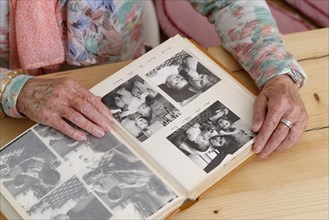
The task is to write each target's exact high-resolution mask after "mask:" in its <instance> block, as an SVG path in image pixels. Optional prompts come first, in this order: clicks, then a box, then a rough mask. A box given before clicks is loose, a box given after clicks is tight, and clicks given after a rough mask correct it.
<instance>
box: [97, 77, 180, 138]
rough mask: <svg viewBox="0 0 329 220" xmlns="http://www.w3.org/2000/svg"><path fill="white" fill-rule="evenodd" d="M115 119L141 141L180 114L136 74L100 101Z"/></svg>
mask: <svg viewBox="0 0 329 220" xmlns="http://www.w3.org/2000/svg"><path fill="white" fill-rule="evenodd" d="M102 102H103V103H104V104H105V105H106V106H107V107H108V108H109V109H110V110H111V112H112V114H113V116H114V118H115V119H117V120H118V121H119V122H120V124H121V125H122V126H123V127H124V128H125V129H126V130H127V131H128V132H129V133H130V134H132V135H133V136H134V137H136V138H137V139H138V140H139V141H141V142H143V141H145V140H147V139H148V138H149V137H151V136H152V135H153V134H155V133H156V132H157V131H159V130H160V129H162V128H163V127H165V126H166V125H168V124H169V123H170V122H172V121H174V120H175V119H176V118H177V117H178V116H179V115H181V113H180V112H179V110H177V109H176V108H175V107H174V106H173V105H172V104H171V103H169V102H168V101H167V100H166V99H165V98H164V97H163V96H162V95H160V94H159V93H158V92H157V91H156V90H154V89H152V88H151V87H150V85H149V84H147V83H146V82H145V81H144V80H143V79H142V78H141V77H139V76H138V75H136V76H134V77H133V78H131V79H129V80H128V81H126V82H124V83H123V84H122V85H120V86H119V87H117V88H116V89H115V90H113V91H111V92H110V93H108V94H107V95H105V96H104V97H103V98H102Z"/></svg>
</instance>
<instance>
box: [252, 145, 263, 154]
mask: <svg viewBox="0 0 329 220" xmlns="http://www.w3.org/2000/svg"><path fill="white" fill-rule="evenodd" d="M260 149H261V148H260V146H259V145H254V147H253V150H254V152H255V153H256V154H258V153H259V152H260Z"/></svg>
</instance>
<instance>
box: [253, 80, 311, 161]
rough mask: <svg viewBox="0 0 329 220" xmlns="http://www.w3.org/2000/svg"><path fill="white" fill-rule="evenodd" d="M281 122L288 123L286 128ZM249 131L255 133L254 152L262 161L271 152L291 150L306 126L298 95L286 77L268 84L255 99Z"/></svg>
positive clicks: (293, 85)
mask: <svg viewBox="0 0 329 220" xmlns="http://www.w3.org/2000/svg"><path fill="white" fill-rule="evenodd" d="M282 119H285V120H288V121H289V122H291V124H292V126H291V128H289V127H288V126H287V125H286V124H284V123H283V122H280V121H281V120H282ZM253 120H254V121H253V126H252V130H253V131H254V132H258V135H257V137H256V139H255V143H254V147H253V149H254V151H255V153H257V154H259V155H260V157H261V158H266V157H267V156H269V155H270V154H271V153H272V152H273V151H275V150H284V149H288V148H290V147H292V146H293V145H294V144H295V143H296V142H297V141H298V140H299V138H300V137H301V135H302V133H303V132H304V131H305V129H306V125H307V122H308V116H307V112H306V110H305V107H304V104H303V102H302V100H301V98H300V96H299V91H298V88H297V86H296V85H295V84H294V82H293V81H292V80H291V79H290V77H289V76H288V75H280V76H277V77H274V78H273V79H271V80H269V81H268V82H267V83H266V84H265V86H264V87H263V88H262V90H261V91H260V94H259V95H258V96H257V97H256V100H255V103H254V119H253Z"/></svg>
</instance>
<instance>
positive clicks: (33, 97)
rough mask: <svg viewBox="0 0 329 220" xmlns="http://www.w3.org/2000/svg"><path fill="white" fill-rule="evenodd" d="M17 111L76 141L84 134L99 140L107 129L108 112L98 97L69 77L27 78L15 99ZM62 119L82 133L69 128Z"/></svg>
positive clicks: (83, 138) (84, 138)
mask: <svg viewBox="0 0 329 220" xmlns="http://www.w3.org/2000/svg"><path fill="white" fill-rule="evenodd" d="M17 110H18V111H19V112H20V113H21V114H24V115H25V116H26V117H28V118H30V119H31V120H34V121H36V122H39V123H41V124H44V125H49V126H51V127H54V128H55V129H57V130H59V131H61V132H62V133H64V134H65V135H67V136H69V137H71V138H73V139H75V140H78V141H83V140H86V138H87V136H86V133H85V132H84V131H87V132H89V133H90V134H92V135H94V136H95V137H102V136H103V135H104V134H105V132H107V131H109V130H110V129H111V121H112V115H111V112H110V110H109V109H108V108H107V107H106V106H105V105H104V104H103V103H102V102H101V99H100V98H99V97H97V96H95V95H93V94H92V93H91V92H90V91H88V90H87V89H84V88H82V87H81V86H80V85H79V84H78V83H77V82H76V81H74V80H72V79H70V78H59V79H37V78H33V79H30V80H29V81H28V82H27V83H26V84H25V85H24V87H23V89H22V90H21V92H20V94H19V96H18V99H17ZM64 119H66V120H68V121H70V122H72V123H73V124H75V125H77V126H78V127H80V128H81V129H83V130H84V131H82V130H79V129H76V128H74V127H72V126H71V125H70V124H69V123H68V122H67V121H66V120H64Z"/></svg>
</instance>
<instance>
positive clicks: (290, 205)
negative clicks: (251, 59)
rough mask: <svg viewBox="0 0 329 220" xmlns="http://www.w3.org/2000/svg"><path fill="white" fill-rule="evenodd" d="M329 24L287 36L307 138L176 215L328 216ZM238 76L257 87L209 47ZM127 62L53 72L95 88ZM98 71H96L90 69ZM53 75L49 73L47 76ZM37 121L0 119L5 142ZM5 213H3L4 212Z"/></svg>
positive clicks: (255, 163)
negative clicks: (300, 82)
mask: <svg viewBox="0 0 329 220" xmlns="http://www.w3.org/2000/svg"><path fill="white" fill-rule="evenodd" d="M328 35H329V29H328V28H327V29H318V30H314V31H308V32H302V33H295V34H289V35H286V36H285V37H284V40H285V43H286V46H287V49H288V51H290V52H291V53H292V54H294V55H295V56H296V57H297V59H298V60H299V61H300V64H301V65H302V66H303V68H304V69H305V71H306V72H307V73H308V77H309V79H308V82H307V84H306V85H305V87H304V88H302V89H301V90H300V94H301V96H302V99H303V101H304V103H305V105H306V109H307V111H308V114H309V119H310V120H309V124H308V127H307V130H306V132H305V133H304V135H303V137H302V139H301V140H300V141H299V142H298V143H297V144H296V145H295V146H294V147H293V148H292V149H290V150H288V151H286V152H281V153H274V154H273V155H272V156H271V157H270V158H268V159H266V160H260V159H259V158H257V157H256V158H255V159H253V160H252V161H251V162H249V163H248V164H247V165H245V166H244V167H242V168H241V169H240V170H239V171H238V172H236V173H235V174H233V175H232V176H231V177H229V178H228V179H227V180H226V181H224V182H223V183H222V184H220V185H219V186H217V187H215V188H214V189H212V190H211V191H210V192H209V193H207V194H206V195H205V196H203V197H202V198H201V199H200V200H199V201H198V202H197V203H196V204H194V205H193V206H192V207H190V208H188V209H187V210H185V211H182V212H180V213H178V214H176V215H175V216H174V218H175V219H176V218H177V219H214V218H216V219H328V218H329V214H328V209H329V208H328V206H329V203H328V157H329V156H328V127H329V126H328V125H329V123H328V100H329V97H328V71H329V47H328V42H329V39H328ZM208 51H209V52H210V54H212V55H213V56H215V57H216V58H217V59H219V60H220V62H222V63H223V64H224V65H225V66H226V67H228V68H229V69H230V70H231V71H233V72H234V74H236V76H237V77H239V78H241V79H243V80H244V81H245V82H247V83H248V84H249V85H250V86H252V87H253V89H256V88H255V87H254V86H253V83H252V81H251V79H250V78H249V77H248V75H247V74H246V73H245V72H244V71H243V70H242V69H241V67H240V66H239V65H238V64H237V63H236V62H235V61H234V60H233V59H232V57H231V56H230V55H229V54H228V53H227V52H225V51H224V50H223V48H221V47H212V48H208ZM127 63H128V62H122V63H117V64H110V65H103V66H97V67H92V68H85V69H80V70H78V71H67V72H61V73H56V74H52V75H50V76H51V77H63V76H69V77H72V78H74V79H76V80H78V81H79V82H80V83H81V84H82V85H83V86H84V87H86V88H90V87H91V86H93V85H95V84H96V83H98V82H99V81H101V80H103V79H104V78H106V77H107V76H109V75H110V74H111V73H113V72H115V71H117V70H119V69H120V68H122V67H123V66H125V65H126V64H127ZM89 73H94V74H89ZM46 77H49V76H46ZM31 125H33V122H31V121H29V120H27V119H24V120H18V119H9V118H6V119H3V120H1V121H0V132H1V142H0V146H3V145H4V144H5V143H7V142H8V141H9V140H10V139H12V138H14V137H15V136H17V135H18V134H20V133H21V132H23V131H24V130H26V129H27V128H29V127H30V126H31ZM0 217H1V218H3V217H2V216H0Z"/></svg>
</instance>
